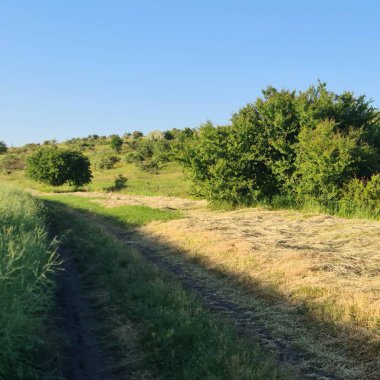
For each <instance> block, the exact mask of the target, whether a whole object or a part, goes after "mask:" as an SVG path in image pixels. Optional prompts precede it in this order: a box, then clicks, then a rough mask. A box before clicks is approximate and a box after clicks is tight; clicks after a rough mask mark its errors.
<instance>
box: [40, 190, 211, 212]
mask: <svg viewBox="0 0 380 380" xmlns="http://www.w3.org/2000/svg"><path fill="white" fill-rule="evenodd" d="M65 194H66V195H67V194H69V195H75V196H77V197H84V198H94V202H97V203H100V204H101V205H103V206H105V207H106V208H110V207H117V206H124V205H129V206H148V207H153V208H159V209H171V210H194V209H202V208H205V207H206V206H207V201H204V200H203V201H194V200H190V199H185V198H177V197H165V196H146V195H127V194H117V193H101V192H68V193H65ZM45 195H48V194H45Z"/></svg>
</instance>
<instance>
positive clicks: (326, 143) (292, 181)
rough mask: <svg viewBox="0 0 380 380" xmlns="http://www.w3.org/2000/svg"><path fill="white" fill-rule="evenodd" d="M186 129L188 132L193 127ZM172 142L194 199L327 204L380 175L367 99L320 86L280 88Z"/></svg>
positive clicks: (375, 116)
mask: <svg viewBox="0 0 380 380" xmlns="http://www.w3.org/2000/svg"><path fill="white" fill-rule="evenodd" d="M190 131H191V130H190ZM176 140H177V141H176V142H175V144H174V145H173V153H174V156H175V157H176V159H177V160H178V161H179V162H180V163H181V164H182V165H183V167H184V168H185V170H186V171H187V173H188V174H189V176H190V177H191V179H192V180H193V183H194V191H195V193H196V194H199V195H202V196H205V197H206V198H207V199H209V200H211V201H217V202H228V203H231V204H254V203H256V202H267V203H268V202H269V203H270V202H271V200H272V199H273V198H274V197H276V199H278V197H285V198H286V199H287V200H290V199H292V198H293V199H297V201H298V202H300V203H303V202H304V201H305V198H310V199H311V200H315V201H316V202H317V203H321V204H323V205H326V204H328V203H331V202H336V201H338V200H339V199H340V197H341V196H342V189H343V187H344V186H345V184H346V183H347V182H348V181H350V180H351V179H352V178H354V177H359V178H366V179H369V178H371V176H372V175H374V174H376V173H378V172H379V171H380V125H379V113H378V111H377V110H376V109H375V108H373V107H372V106H371V105H370V102H368V101H366V99H365V97H364V96H359V97H355V96H354V95H353V94H352V93H350V92H344V93H343V94H340V95H338V94H334V93H332V92H329V91H328V90H327V89H326V85H325V84H324V83H318V85H317V86H311V87H310V88H309V89H308V90H307V91H305V92H300V93H296V91H287V90H282V91H278V90H276V89H275V88H273V87H268V88H267V89H266V90H264V91H263V96H262V97H261V98H258V99H256V101H255V102H254V103H252V104H248V105H246V106H245V107H243V108H242V109H241V110H239V111H238V112H237V113H236V114H234V115H233V117H232V121H231V125H228V126H217V127H214V126H213V125H212V124H211V123H206V124H205V125H203V126H201V128H200V129H199V131H196V132H194V131H191V133H189V134H188V135H187V134H186V135H184V134H182V133H181V134H179V136H178V138H177V139H176Z"/></svg>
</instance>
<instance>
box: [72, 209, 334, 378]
mask: <svg viewBox="0 0 380 380" xmlns="http://www.w3.org/2000/svg"><path fill="white" fill-rule="evenodd" d="M72 211H73V212H74V213H75V214H77V215H80V216H81V217H82V218H86V219H88V220H91V222H92V223H96V224H98V226H99V227H101V228H102V229H103V230H104V231H105V232H106V233H108V234H110V235H112V236H113V237H114V238H116V239H117V240H118V241H120V242H121V243H122V244H124V245H126V246H132V247H134V248H136V249H137V250H138V251H139V252H140V254H142V255H143V256H144V257H145V258H146V259H147V260H148V261H149V262H151V263H153V264H154V265H156V266H157V267H159V268H160V269H161V270H163V271H164V272H166V273H168V274H169V275H172V276H173V277H174V278H175V279H177V280H178V281H179V282H180V283H181V284H182V285H183V287H184V288H185V289H187V290H189V291H191V292H192V293H193V294H194V295H195V296H196V297H197V298H198V299H199V300H200V301H201V302H202V304H203V306H204V307H205V308H206V309H208V310H210V311H211V312H213V313H216V314H218V315H219V316H221V317H222V318H223V319H225V320H227V321H228V322H229V323H232V324H233V325H234V326H235V328H236V329H237V331H238V334H239V336H240V337H241V338H242V339H243V340H245V341H248V342H250V343H251V344H252V343H254V344H259V345H261V346H262V347H263V348H265V349H268V351H270V352H272V353H274V354H275V356H276V357H277V360H278V361H279V362H280V363H282V364H285V365H290V367H292V368H293V369H295V377H294V378H295V379H310V380H338V379H341V377H339V376H338V375H337V374H333V373H329V372H327V371H325V370H324V369H322V368H321V367H318V366H313V365H312V364H311V363H310V361H309V360H307V359H308V358H307V357H308V356H310V354H309V353H305V352H302V351H301V350H295V349H293V348H291V347H290V345H289V344H288V343H289V342H287V341H286V340H284V339H279V338H277V337H274V336H273V335H272V334H271V332H270V330H269V329H267V328H266V326H265V324H264V323H262V322H261V321H260V319H261V318H260V317H257V318H256V314H257V311H256V310H255V309H253V308H250V307H245V306H244V305H242V304H240V303H239V302H234V300H232V299H230V298H226V297H225V296H223V294H220V292H219V291H218V290H219V289H217V288H216V287H214V286H213V284H210V283H209V282H208V281H207V280H205V281H201V279H200V278H199V276H198V275H197V274H196V273H195V272H193V271H192V269H191V265H187V266H186V268H184V266H183V265H181V264H178V263H173V262H171V261H170V260H169V259H167V258H165V257H164V256H162V255H160V253H159V252H158V251H157V250H155V249H154V247H153V244H154V242H149V240H148V238H146V237H144V236H141V234H139V233H138V231H125V230H123V229H122V228H120V227H118V226H115V225H113V224H112V223H111V222H107V221H104V220H103V219H102V218H97V217H96V216H94V215H90V214H83V213H77V212H76V211H75V210H72ZM208 276H213V274H212V273H209V274H208Z"/></svg>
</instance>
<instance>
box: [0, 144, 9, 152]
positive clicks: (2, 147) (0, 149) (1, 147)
mask: <svg viewBox="0 0 380 380" xmlns="http://www.w3.org/2000/svg"><path fill="white" fill-rule="evenodd" d="M7 150H8V148H7V145H6V144H5V142H4V141H0V154H3V153H6V152H7Z"/></svg>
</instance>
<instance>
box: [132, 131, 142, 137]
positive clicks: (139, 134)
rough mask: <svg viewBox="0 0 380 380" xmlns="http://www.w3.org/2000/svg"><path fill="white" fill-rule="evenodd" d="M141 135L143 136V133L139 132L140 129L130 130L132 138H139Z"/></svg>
mask: <svg viewBox="0 0 380 380" xmlns="http://www.w3.org/2000/svg"><path fill="white" fill-rule="evenodd" d="M143 136H144V134H143V133H142V132H140V131H134V132H132V137H133V138H134V139H139V138H141V137H143Z"/></svg>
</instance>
